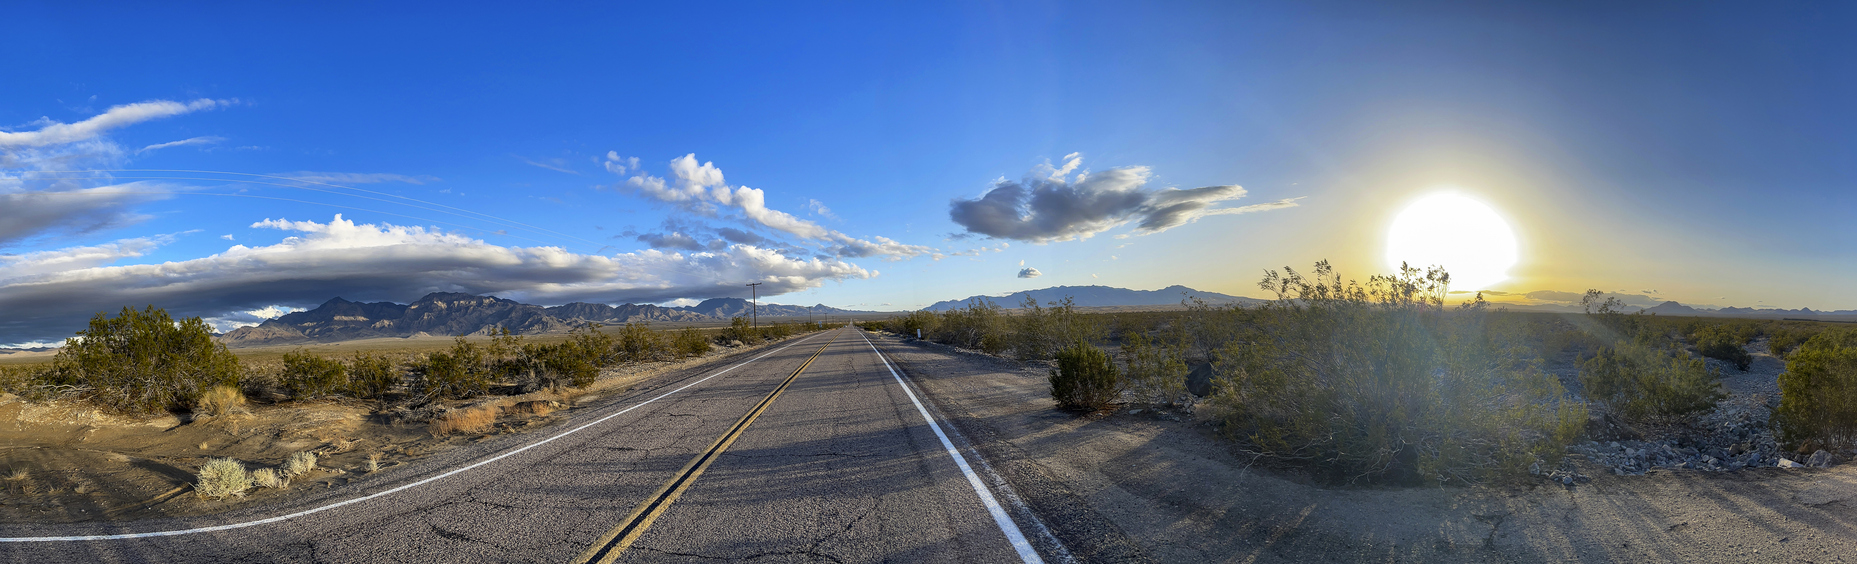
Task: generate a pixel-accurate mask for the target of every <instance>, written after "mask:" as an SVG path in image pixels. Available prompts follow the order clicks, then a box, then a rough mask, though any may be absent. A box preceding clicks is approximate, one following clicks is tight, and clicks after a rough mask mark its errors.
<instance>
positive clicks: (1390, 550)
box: [871, 333, 1857, 563]
mask: <svg viewBox="0 0 1857 564" xmlns="http://www.w3.org/2000/svg"><path fill="white" fill-rule="evenodd" d="M871 335H872V337H873V338H875V339H882V340H883V342H884V344H885V347H886V352H887V353H890V354H893V356H894V360H895V361H896V362H897V363H898V364H899V365H900V366H901V367H902V368H903V369H904V370H905V371H907V372H908V374H909V375H910V377H911V378H913V379H914V381H915V382H916V383H917V384H918V385H919V386H921V387H922V388H923V389H925V390H926V391H927V392H928V394H929V395H930V396H931V397H933V398H934V400H935V402H936V403H937V404H938V405H939V406H940V408H941V409H942V411H943V412H944V413H946V414H947V415H948V416H949V417H950V418H951V419H953V420H954V421H955V423H956V425H957V426H958V427H959V428H960V429H961V430H962V432H963V433H964V434H966V435H967V436H968V437H969V438H970V439H972V440H973V441H974V442H975V445H976V447H977V448H978V449H979V450H980V451H981V452H982V454H984V455H985V456H986V458H987V462H988V463H990V464H991V465H992V466H993V467H994V468H996V469H997V470H999V471H1000V473H1001V474H1002V475H1004V476H1005V477H1006V479H1007V480H1008V481H1009V482H1010V483H1011V484H1012V485H1013V487H1014V489H1016V490H1018V492H1019V494H1020V495H1021V496H1022V497H1023V498H1024V499H1025V500H1026V501H1027V503H1029V504H1030V505H1031V506H1032V507H1033V509H1034V510H1035V511H1036V512H1037V513H1038V514H1039V515H1040V516H1041V518H1042V519H1043V520H1044V521H1045V523H1046V525H1047V526H1049V527H1051V528H1052V529H1053V530H1054V532H1056V533H1057V535H1058V536H1059V538H1060V539H1062V540H1063V541H1064V542H1065V543H1066V545H1067V547H1068V548H1069V549H1070V550H1071V551H1072V552H1073V553H1074V554H1075V555H1076V556H1078V557H1079V558H1080V559H1083V560H1088V561H1159V562H1247V563H1248V562H1319V561H1344V562H1353V561H1378V562H1564V561H1633V562H1749V561H1769V560H1771V561H1790V562H1847V561H1857V551H1854V550H1853V549H1857V464H1845V465H1840V466H1835V467H1832V468H1828V469H1780V468H1760V469H1748V470H1741V471H1736V472H1700V471H1689V470H1681V471H1664V470H1654V471H1652V472H1651V473H1649V474H1647V475H1644V476H1615V475H1612V474H1611V473H1610V472H1606V471H1604V470H1603V469H1600V468H1582V473H1585V474H1588V475H1591V476H1593V480H1592V481H1591V482H1590V483H1584V484H1578V485H1576V486H1573V487H1564V486H1560V485H1558V484H1553V483H1550V482H1547V481H1545V480H1540V481H1533V482H1527V483H1522V484H1516V485H1504V486H1490V487H1472V488H1435V487H1433V488H1329V487H1320V486H1317V485H1313V484H1311V483H1309V482H1308V481H1306V480H1303V479H1300V478H1299V477H1298V476H1296V475H1295V474H1294V473H1291V472H1283V471H1275V470H1269V469H1265V468H1262V467H1259V466H1256V465H1253V464H1252V459H1251V458H1250V457H1247V456H1245V455H1243V454H1242V453H1240V452H1237V450H1236V449H1235V448H1233V445H1232V443H1231V442H1229V441H1226V440H1224V439H1222V438H1219V437H1218V436H1217V435H1216V432H1215V431H1214V430H1213V428H1212V427H1211V426H1210V425H1208V424H1207V423H1206V422H1205V421H1202V420H1199V419H1198V418H1196V417H1195V416H1193V415H1190V414H1185V413H1178V412H1169V411H1162V412H1155V411H1152V410H1142V411H1139V412H1137V411H1134V410H1130V409H1123V410H1119V411H1117V412H1115V413H1113V414H1111V415H1108V416H1106V417H1103V416H1099V417H1078V416H1074V415H1071V414H1068V413H1063V412H1059V411H1056V410H1055V409H1053V405H1054V402H1053V401H1052V400H1051V399H1050V396H1049V392H1048V389H1049V388H1048V384H1047V383H1046V380H1045V374H1046V369H1044V368H1042V367H1035V366H1034V367H1027V366H1024V365H1020V364H1018V363H1015V362H1009V361H1003V360H999V359H995V358H992V357H987V356H984V355H979V354H976V353H970V352H966V351H959V350H955V349H951V348H948V347H944V346H940V345H933V344H924V343H921V342H915V341H910V342H905V341H903V340H901V339H896V338H894V337H888V336H882V337H880V336H878V335H877V334H874V333H873V334H871Z"/></svg>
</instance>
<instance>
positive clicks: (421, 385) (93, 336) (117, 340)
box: [0, 306, 837, 416]
mask: <svg viewBox="0 0 1857 564" xmlns="http://www.w3.org/2000/svg"><path fill="white" fill-rule="evenodd" d="M736 321H737V323H736V324H735V326H732V327H730V328H727V329H725V330H722V331H709V332H705V331H702V330H699V329H694V328H686V329H682V330H678V331H659V330H654V329H651V328H649V327H647V326H645V325H639V324H626V325H624V326H621V327H619V328H618V329H617V330H616V331H614V332H613V333H610V334H609V333H607V332H605V331H603V330H602V329H603V328H602V327H601V326H599V325H598V324H591V325H588V326H586V327H580V328H577V329H575V330H574V331H573V332H572V333H570V334H569V335H568V338H567V339H566V340H563V341H560V342H552V343H541V342H529V341H528V340H527V339H525V338H524V337H523V336H520V335H514V334H511V333H510V332H509V331H508V330H507V329H501V330H498V331H496V332H494V333H493V334H491V335H489V337H490V338H489V339H487V340H483V339H478V340H473V339H469V338H466V337H462V336H461V337H458V338H457V339H456V341H454V343H453V344H452V346H451V347H449V348H447V349H444V350H441V351H435V352H430V353H426V354H417V355H398V356H393V355H382V354H375V353H368V352H356V353H354V354H353V355H352V356H350V357H348V358H345V359H343V358H334V357H326V356H321V355H317V354H315V353H313V352H309V351H306V350H302V349H298V350H295V351H291V352H288V353H286V354H284V356H283V358H282V359H281V361H277V362H270V363H264V362H242V361H241V360H240V359H239V357H237V356H236V355H234V354H233V353H232V352H231V351H229V350H227V349H226V347H225V346H224V345H222V344H219V343H216V342H214V340H213V336H212V333H211V331H210V329H209V328H208V327H207V325H206V324H205V322H203V321H202V320H201V319H200V318H197V317H196V318H187V319H182V320H178V321H177V320H174V319H173V318H171V317H170V316H169V315H168V314H167V312H166V311H163V310H161V309H158V308H154V307H152V306H151V307H148V308H144V309H141V310H137V309H133V308H124V309H123V310H122V311H121V312H120V313H119V314H118V315H116V316H109V315H106V314H101V313H100V314H97V316H96V317H95V318H93V319H92V320H91V322H90V326H89V328H87V329H86V330H84V331H81V332H79V333H78V336H77V337H75V338H72V339H70V340H68V341H67V342H66V345H65V347H63V348H62V349H60V350H59V352H58V354H57V355H56V357H55V358H54V360H53V362H52V363H51V365H50V366H13V367H0V390H4V391H7V392H12V393H15V394H18V395H20V396H22V397H26V398H28V399H32V400H37V401H45V400H54V399H63V398H70V399H77V400H80V401H86V402H90V403H92V404H95V405H98V406H100V407H104V408H107V409H110V410H113V411H118V412H122V413H130V414H153V413H159V412H163V411H172V412H188V411H191V412H193V413H195V414H196V415H204V416H218V415H224V414H226V413H228V412H234V411H237V410H240V409H245V406H246V404H247V402H248V401H250V400H251V399H252V398H262V399H264V400H265V401H272V402H275V401H297V400H309V399H317V398H334V399H341V398H347V399H359V400H377V401H382V402H386V401H387V400H390V399H391V400H394V401H397V402H399V403H408V402H411V403H414V404H423V403H426V402H430V401H434V400H459V399H468V398H473V397H478V396H483V395H489V394H492V393H502V392H507V393H526V392H532V391H537V390H543V389H548V390H556V391H559V390H561V389H564V388H568V387H574V388H585V387H587V386H589V385H592V384H593V382H594V381H595V379H596V378H598V376H599V374H600V372H601V371H602V370H604V369H606V368H609V367H612V366H615V365H619V364H626V363H650V362H663V361H671V360H682V359H686V358H691V357H696V356H702V355H704V354H707V353H709V352H710V351H711V350H712V347H713V346H714V345H715V344H717V343H720V344H725V345H731V346H738V345H741V344H755V343H760V342H764V341H768V340H777V339H783V338H787V337H790V336H793V335H796V334H800V333H805V332H812V331H820V330H824V329H828V328H831V327H836V326H837V325H832V326H827V325H823V324H819V323H810V322H809V323H774V324H769V325H762V326H758V327H755V326H750V325H749V324H748V323H747V321H746V320H744V319H737V320H736Z"/></svg>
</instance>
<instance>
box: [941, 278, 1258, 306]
mask: <svg viewBox="0 0 1857 564" xmlns="http://www.w3.org/2000/svg"><path fill="white" fill-rule="evenodd" d="M1026 296H1030V297H1032V299H1035V300H1038V303H1039V304H1040V305H1043V304H1047V303H1050V302H1054V301H1057V300H1061V299H1064V298H1065V297H1069V298H1071V299H1072V301H1073V302H1074V303H1075V304H1076V305H1077V306H1078V307H1108V306H1160V305H1180V302H1181V301H1183V300H1186V299H1187V297H1188V296H1192V297H1197V298H1199V299H1202V300H1205V301H1206V303H1208V304H1233V303H1240V304H1251V303H1258V302H1262V301H1264V300H1259V299H1256V298H1246V297H1242V296H1229V295H1225V294H1220V293H1217V292H1202V291H1199V290H1194V289H1192V288H1188V287H1186V286H1181V285H1178V284H1175V285H1173V286H1168V287H1166V288H1161V289H1159V290H1129V289H1126V288H1115V287H1110V286H1052V287H1050V288H1044V289H1041V290H1022V291H1018V292H1013V293H1011V294H1007V295H1005V296H968V297H966V298H962V299H959V300H947V301H941V302H935V303H934V304H933V305H930V306H928V307H925V308H922V309H923V310H926V311H947V310H950V309H960V308H963V307H966V306H967V302H969V301H972V300H975V299H985V300H991V301H992V302H993V303H995V304H998V305H999V306H1000V307H1004V308H1016V307H1019V304H1021V303H1024V302H1025V298H1026Z"/></svg>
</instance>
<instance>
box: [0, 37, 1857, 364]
mask: <svg viewBox="0 0 1857 564" xmlns="http://www.w3.org/2000/svg"><path fill="white" fill-rule="evenodd" d="M1853 11H1857V10H1854V9H1852V8H1849V7H1844V6H1835V5H1809V4H1797V5H1787V4H1771V3H1763V4H1745V5H1730V4H1712V5H1709V6H1706V7H1703V8H1697V7H1694V6H1691V5H1688V4H1683V3H1673V4H1665V5H1654V4H1641V5H1635V6H1634V7H1632V8H1630V9H1620V8H1618V7H1616V6H1610V5H1606V4H1592V5H1587V6H1580V5H1576V4H1569V3H1556V4H1554V5H1551V6H1530V5H1524V4H1487V5H1478V6H1463V5H1445V4H1436V5H1426V4H1405V5H1402V6H1400V7H1399V8H1398V9H1392V8H1387V7H1383V6H1380V5H1378V3H1248V4H1243V5H1238V4H1236V3H1205V4H1191V3H1124V4H1109V3H1083V2H1064V3H1055V2H1053V3H1010V4H995V3H952V4H945V5H933V6H924V5H919V4H901V3H899V4H876V3H843V4H820V5H814V6H807V7H803V8H800V7H794V6H791V5H769V4H765V3H758V4H757V3H744V4H682V5H674V6H617V5H604V4H602V5H577V6H557V7H549V8H534V7H528V6H524V7H521V8H514V7H510V8H501V9H496V8H465V9H459V8H457V7H456V6H454V5H450V4H444V5H440V4H431V5H425V6H414V7H408V8H388V9H384V8H378V7H373V6H366V5H352V4H333V5H314V6H306V7H294V8H293V7H274V6H237V5H217V4H215V5H192V6H187V5H180V6H176V5H162V6H153V7H147V8H136V7H112V8H110V9H108V10H100V9H97V8H94V7H72V6H69V5H67V4H64V3H25V4H14V5H12V6H11V7H9V9H8V12H9V20H12V21H13V22H14V25H11V26H9V32H8V34H6V36H5V37H0V46H3V47H4V48H5V50H6V51H7V52H8V53H10V56H9V57H8V63H7V69H8V71H9V72H8V73H7V74H8V75H9V76H10V77H11V78H10V79H9V80H8V81H7V87H6V88H0V127H3V128H4V129H0V206H5V207H4V209H0V261H3V262H0V310H6V311H8V312H9V313H10V314H11V319H10V320H9V321H4V322H0V342H28V341H43V340H56V339H58V338H60V337H62V336H65V335H68V334H69V333H70V332H71V331H72V330H75V329H76V328H78V327H80V326H81V324H82V322H83V320H84V319H85V318H87V317H88V316H89V315H90V314H91V313H94V312H96V311H100V310H114V309H116V308H118V307H121V306H123V305H143V304H146V303H151V302H152V303H155V305H158V306H163V307H167V308H169V309H170V310H172V311H175V312H177V313H183V314H186V315H202V316H206V317H209V318H214V319H217V320H219V321H220V322H221V323H222V324H226V325H227V326H230V325H231V324H236V323H249V322H253V321H254V320H256V319H259V318H261V317H262V316H263V315H269V314H271V313H275V312H276V311H278V310H277V309H264V308H267V307H270V306H279V307H304V306H313V305H315V304H316V303H320V302H322V301H324V300H326V299H328V298H329V297H333V296H335V295H341V296H343V297H346V298H349V299H359V300H394V301H401V302H405V301H408V300H411V299H414V298H417V297H418V296H419V295H422V294H423V293H425V292H428V291H433V290H461V291H473V292H483V293H495V294H497V295H503V296H506V297H513V298H516V299H522V300H524V301H530V302H534V303H561V302H563V301H572V300H585V301H605V302H618V301H659V302H663V301H670V300H674V299H678V298H685V299H700V298H705V297H712V296H715V295H725V294H726V292H732V291H735V288H738V287H739V286H740V285H741V284H745V283H746V282H748V281H751V280H763V281H767V282H769V284H767V285H765V286H763V288H765V289H772V290H773V291H774V293H776V294H777V295H776V296H774V297H773V298H772V300H773V301H776V302H781V303H803V304H812V303H826V304H829V305H833V306H839V307H849V308H855V309H879V310H895V309H907V308H915V307H920V306H923V305H927V304H928V303H932V302H934V301H938V300H943V299H951V298H959V297H964V296H967V295H972V294H983V293H988V294H996V293H1003V292H1010V291H1014V290H1021V289H1028V288H1039V287H1046V286H1053V285H1062V284H1072V285H1084V284H1104V285H1112V286H1120V287H1129V288H1138V289H1154V288H1159V287H1163V286H1167V285H1170V284H1184V285H1188V286H1192V287H1195V288H1200V289H1203V290H1210V291H1217V292H1225V293H1231V294H1247V295H1257V294H1259V291H1258V290H1256V287H1255V283H1256V281H1257V279H1258V278H1259V277H1260V276H1261V274H1262V272H1263V271H1264V270H1265V269H1268V268H1280V267H1282V266H1285V265H1289V266H1296V267H1306V266H1307V265H1309V264H1311V263H1313V262H1315V261H1317V260H1321V259H1329V260H1332V261H1334V262H1335V263H1336V264H1337V265H1339V266H1340V268H1341V269H1342V270H1343V271H1344V272H1347V273H1349V274H1351V275H1357V276H1365V275H1367V274H1373V273H1378V272H1384V271H1385V270H1386V268H1387V266H1386V265H1385V264H1382V263H1383V262H1384V261H1383V260H1382V259H1381V258H1380V257H1381V256H1382V254H1383V253H1382V246H1383V239H1384V238H1385V237H1384V235H1385V234H1384V231H1385V229H1386V227H1387V225H1389V224H1390V223H1391V221H1392V218H1393V216H1394V214H1396V213H1397V212H1398V211H1399V209H1400V208H1401V206H1402V205H1403V204H1404V203H1405V202H1409V201H1412V200H1414V199H1415V198H1419V197H1421V196H1424V195H1425V194H1428V193H1432V192H1435V191H1437V190H1440V189H1443V188H1442V187H1451V188H1449V189H1450V190H1456V191H1460V192H1465V193H1468V194H1470V195H1472V196H1474V197H1476V198H1478V199H1480V200H1482V201H1486V202H1488V203H1489V205H1490V206H1491V207H1492V208H1494V209H1495V210H1497V212H1498V213H1500V214H1502V215H1503V216H1504V217H1505V218H1507V220H1508V223H1509V224H1510V225H1511V226H1512V227H1513V229H1514V230H1515V232H1516V236H1517V239H1518V240H1519V241H1520V243H1519V244H1520V250H1521V253H1520V256H1521V259H1520V262H1519V263H1517V264H1516V265H1515V266H1514V268H1513V269H1511V270H1510V274H1511V276H1510V278H1509V279H1508V280H1507V281H1505V282H1504V283H1502V284H1499V285H1496V286H1492V287H1490V288H1488V289H1490V290H1494V291H1498V292H1505V293H1506V295H1509V296H1514V297H1515V299H1517V300H1520V301H1530V299H1529V298H1525V297H1523V296H1526V295H1527V294H1529V293H1536V295H1537V296H1549V294H1541V293H1539V292H1543V291H1554V292H1577V291H1580V290H1583V289H1585V288H1589V287H1600V288H1604V289H1607V290H1612V291H1620V292H1622V293H1628V294H1632V295H1636V296H1640V299H1642V300H1647V301H1651V300H1657V301H1660V300H1662V299H1675V300H1678V301H1682V302H1684V303H1694V304H1702V305H1715V306H1728V305H1736V306H1761V307H1788V308H1796V307H1812V308H1815V309H1852V308H1857V292H1853V291H1852V290H1851V289H1850V288H1851V287H1850V281H1851V280H1857V266H1854V265H1857V222H1853V220H1852V219H1851V218H1852V216H1853V214H1854V213H1857V195H1853V194H1857V190H1853V180H1857V159H1853V158H1852V156H1853V154H1857V146H1853V145H1857V141H1853V139H1854V137H1853V136H1852V135H1851V134H1850V133H1849V132H1851V131H1854V130H1857V127H1854V126H1857V112H1854V111H1853V109H1852V106H1851V104H1849V102H1848V101H1849V100H1851V99H1857V69H1853V66H1852V65H1851V61H1852V60H1853V55H1857V45H1854V44H1853V43H1857V40H1854V39H1853V38H1852V35H1851V34H1849V33H1848V32H1847V31H1848V30H1849V29H1851V26H1852V24H1853V23H1857V14H1853ZM609 155H610V156H611V157H616V159H614V158H609ZM687 155H694V157H693V160H690V161H684V158H685V157H686V156H687ZM1073 155H1074V156H1073ZM634 158H635V159H637V160H636V163H635V162H634V161H633V160H632V159H634ZM680 161H682V162H685V163H686V165H678V164H677V163H678V162H680ZM1072 162H1075V163H1076V164H1075V165H1074V166H1072V165H1071V164H1070V163H1072ZM706 163H707V164H708V165H709V166H708V168H705V164H706ZM680 167H681V168H680ZM131 169H159V170H169V171H178V170H192V171H217V173H212V174H209V173H182V172H125V171H128V170H131ZM53 171H79V172H53ZM86 171H87V172H86ZM1059 172H1063V174H1061V175H1060V174H1057V173H1059ZM224 173H241V174H247V175H265V176H262V177H260V176H239V175H234V174H224ZM1080 173H1087V174H1084V175H1083V176H1081V177H1080V176H1079V174H1080ZM718 176H719V177H720V181H719V182H718V181H717V177H718ZM287 179H295V180H287ZM635 179H636V180H635ZM239 180H244V181H256V182H237V181H239ZM306 181H307V182H306ZM660 183H661V184H662V186H663V187H662V188H659V187H658V186H659V184H660ZM1236 187H1242V188H1236ZM1175 188H1177V189H1179V190H1177V191H1170V190H1169V189H1175ZM353 189H361V190H366V191H368V192H361V191H357V190H353ZM1014 195H1019V196H1022V197H1021V198H1019V199H1014V198H1012V197H1011V196H1014ZM1041 195H1042V196H1041ZM989 196H990V197H991V198H992V199H987V198H986V197H989ZM370 198H373V199H370ZM1041 198H1042V199H1041ZM757 201H758V202H759V203H754V202H757ZM963 202H965V204H963ZM963 210H966V211H963ZM338 213H339V214H341V215H342V220H341V221H337V220H336V219H335V215H336V214H338ZM349 223H352V224H353V225H352V226H351V225H349ZM654 245H655V247H654ZM1026 269H1035V270H1036V271H1037V272H1039V273H1040V274H1041V275H1040V276H1039V277H1037V278H1021V277H1020V275H1021V273H1022V272H1023V271H1025V270H1026ZM738 293H739V292H738ZM743 294H744V295H745V293H743ZM1540 299H1546V298H1545V297H1542V298H1539V299H1535V300H1533V301H1539V300H1540ZM254 311H256V312H258V313H252V312H254ZM266 312H269V313H266Z"/></svg>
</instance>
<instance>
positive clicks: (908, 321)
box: [885, 310, 941, 339]
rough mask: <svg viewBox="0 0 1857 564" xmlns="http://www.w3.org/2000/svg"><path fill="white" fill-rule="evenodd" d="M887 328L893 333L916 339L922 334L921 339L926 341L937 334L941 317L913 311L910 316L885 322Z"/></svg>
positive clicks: (929, 312)
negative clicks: (918, 334)
mask: <svg viewBox="0 0 1857 564" xmlns="http://www.w3.org/2000/svg"><path fill="white" fill-rule="evenodd" d="M885 326H886V327H889V328H890V330H891V331H895V332H897V333H901V334H904V335H907V336H910V337H915V336H917V333H918V332H920V333H921V337H922V338H925V339H926V338H928V337H929V335H933V334H935V331H936V329H937V328H939V327H940V326H941V316H939V315H936V314H935V312H932V311H927V310H919V311H912V312H909V315H905V316H903V317H900V318H896V319H893V320H891V321H890V322H885Z"/></svg>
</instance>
